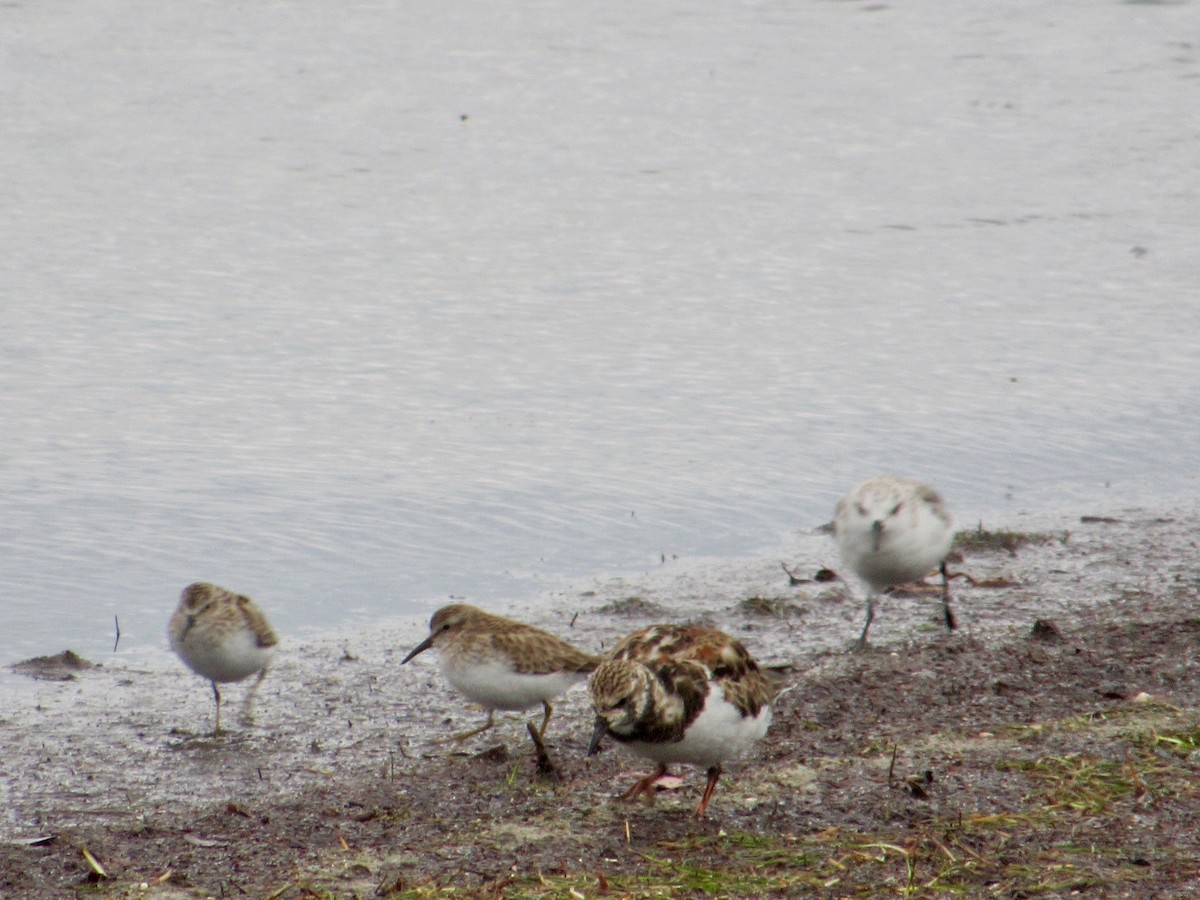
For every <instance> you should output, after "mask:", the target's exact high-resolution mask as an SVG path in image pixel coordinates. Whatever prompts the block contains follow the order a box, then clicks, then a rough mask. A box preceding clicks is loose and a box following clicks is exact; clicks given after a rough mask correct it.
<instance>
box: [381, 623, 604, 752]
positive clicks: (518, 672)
mask: <svg viewBox="0 0 1200 900" xmlns="http://www.w3.org/2000/svg"><path fill="white" fill-rule="evenodd" d="M430 647H433V648H435V649H436V650H437V651H438V656H439V661H440V666H441V670H442V674H443V675H445V676H446V679H447V680H448V681H449V682H450V683H451V684H452V685H453V686H454V687H455V688H456V689H457V690H458V691H459V692H460V693H462V694H464V695H465V696H466V697H467V698H468V699H470V700H473V701H474V702H475V703H478V704H479V705H481V706H483V707H484V708H485V709H487V711H488V717H487V721H486V722H485V723H484V724H483V725H482V726H481V727H479V728H476V729H472V730H471V731H467V732H464V733H462V734H459V735H455V739H456V740H463V739H465V738H468V737H472V736H473V735H476V734H479V733H481V732H483V731H486V730H487V729H489V728H491V727H492V724H493V716H494V714H495V711H496V710H498V709H502V710H525V709H529V708H530V707H533V706H536V705H537V704H539V703H541V704H542V706H543V708H544V710H545V715H544V717H543V718H542V725H541V728H540V729H538V730H537V736H538V738H540V737H542V736H543V735H544V734H545V732H546V725H547V724H548V723H549V721H550V714H551V713H552V712H553V709H554V708H553V707H552V706H551V705H550V701H551V700H553V699H554V698H555V697H557V696H558V695H559V694H561V693H563V692H564V691H566V690H567V689H568V688H570V687H571V686H572V685H575V684H578V683H579V682H582V681H584V680H585V679H586V678H587V676H588V674H589V673H591V672H592V671H594V670H595V668H596V666H597V665H598V664H599V662H600V657H598V656H592V655H591V654H588V653H584V652H582V651H580V650H577V649H575V648H574V647H572V646H571V645H570V644H568V643H567V642H566V641H564V640H562V639H561V638H558V637H555V636H554V635H552V634H550V633H549V632H547V631H543V630H542V629H540V628H535V627H533V626H532V625H526V624H525V623H523V622H517V621H514V620H513V619H506V618H504V617H503V616H497V615H493V614H492V613H488V612H484V611H483V610H482V609H479V608H477V607H474V606H470V605H468V604H466V603H452V604H450V605H449V606H443V607H442V608H441V609H439V610H438V611H437V612H435V613H434V614H433V618H432V619H431V620H430V623H429V637H427V638H425V640H423V641H422V642H421V643H420V644H418V645H417V646H416V647H414V648H413V649H412V652H411V653H409V654H408V656H406V657H404V660H403V663H406V662H408V661H409V660H410V659H412V658H413V657H414V656H416V655H417V654H419V653H422V652H424V651H425V650H428V649H429V648H430ZM403 663H402V664H403Z"/></svg>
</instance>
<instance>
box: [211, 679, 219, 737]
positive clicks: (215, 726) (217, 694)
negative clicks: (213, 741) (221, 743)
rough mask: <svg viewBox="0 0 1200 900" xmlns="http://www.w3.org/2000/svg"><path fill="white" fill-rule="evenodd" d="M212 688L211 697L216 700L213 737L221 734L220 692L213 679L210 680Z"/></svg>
mask: <svg viewBox="0 0 1200 900" xmlns="http://www.w3.org/2000/svg"><path fill="white" fill-rule="evenodd" d="M212 688H213V697H215V698H216V701H217V721H216V723H215V724H214V725H213V737H220V736H221V692H220V691H219V690H217V683H216V682H215V681H214V682H212Z"/></svg>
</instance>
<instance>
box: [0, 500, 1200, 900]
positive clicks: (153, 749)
mask: <svg viewBox="0 0 1200 900" xmlns="http://www.w3.org/2000/svg"><path fill="white" fill-rule="evenodd" d="M1197 524H1198V523H1197V517H1196V515H1195V514H1193V513H1190V512H1187V513H1172V514H1170V515H1159V514H1148V513H1145V512H1130V513H1127V514H1124V515H1119V516H1104V517H1088V520H1081V518H1080V517H1074V518H1073V519H1071V520H1070V521H1062V522H1048V523H1041V524H1040V526H1039V527H1037V528H1030V529H1028V530H1027V531H1026V532H1025V533H1026V534H1027V535H1033V536H1037V537H1038V539H1031V540H1024V541H1016V540H1015V539H1014V538H1013V537H1012V535H1013V534H1014V533H1015V532H1007V533H1006V534H1007V535H1008V537H1006V538H1005V541H1003V542H1001V543H999V544H997V545H995V546H991V545H987V544H981V543H979V542H978V541H972V542H971V543H969V544H967V545H965V546H964V548H963V550H962V551H961V554H962V558H961V559H960V560H958V561H956V562H955V564H954V567H953V568H955V569H957V570H963V571H966V572H968V573H970V574H971V576H972V578H973V579H974V581H975V584H974V585H972V584H971V583H969V582H968V581H966V580H965V579H964V580H956V582H955V588H954V593H955V598H956V609H957V611H958V613H959V620H960V622H961V627H960V629H959V630H958V631H957V632H954V633H947V632H946V629H945V628H944V627H943V626H942V625H941V624H940V621H939V619H940V604H939V602H938V597H939V595H938V593H937V591H936V590H931V591H925V590H922V589H920V588H919V587H918V588H916V589H914V590H911V591H905V592H901V593H899V594H898V595H896V596H892V597H888V598H887V599H885V601H884V602H883V604H882V606H881V610H880V613H879V616H878V618H877V619H876V623H875V626H874V627H873V629H872V634H871V637H872V641H873V643H872V645H871V646H870V647H869V648H868V649H867V650H866V651H865V652H863V653H851V652H849V647H850V645H851V643H852V642H853V640H854V638H855V637H857V633H858V631H859V629H860V627H861V616H862V605H861V602H860V599H859V598H860V596H861V594H860V593H859V588H858V587H857V585H855V584H853V583H851V584H847V583H846V582H843V581H841V580H837V579H833V580H831V579H830V578H829V577H828V575H822V576H821V577H820V578H818V577H817V573H818V572H820V571H821V570H822V568H828V569H832V570H836V569H837V560H836V556H835V555H834V553H833V552H832V550H831V549H830V546H829V545H830V544H831V542H830V541H829V539H828V537H827V536H824V535H819V534H815V533H814V534H810V535H798V536H797V537H796V540H795V541H794V542H793V543H792V544H791V545H790V546H789V547H787V548H786V550H788V551H789V552H790V554H791V555H788V556H782V554H772V555H765V556H763V557H762V558H759V559H755V560H734V561H729V560H711V561H690V562H689V561H675V562H673V563H671V564H664V566H663V567H662V568H661V569H659V570H655V571H653V572H648V573H644V574H643V575H640V576H636V577H634V576H630V577H625V578H612V579H601V580H597V581H596V582H595V583H594V584H588V585H581V586H579V587H578V589H575V590H572V591H564V592H558V593H556V594H553V595H548V596H547V597H544V598H542V601H543V605H542V606H541V607H539V608H527V609H514V610H497V611H499V612H507V613H509V614H511V615H515V616H518V617H521V618H525V619H526V620H527V621H535V622H537V623H538V624H541V625H543V626H544V627H547V628H549V629H550V630H553V631H555V632H556V633H558V634H560V635H562V636H563V637H566V638H568V639H569V640H571V641H572V642H574V643H576V644H577V645H579V646H581V647H584V648H588V649H594V650H599V649H603V648H604V647H607V646H611V645H612V643H613V642H614V641H615V640H616V639H618V638H619V637H621V636H622V635H624V634H626V633H628V632H629V631H632V630H633V629H634V628H637V627H640V626H642V625H645V624H649V623H651V622H653V621H662V620H670V621H703V622H706V623H708V624H712V625H715V626H717V627H720V628H722V629H724V630H726V631H728V632H730V633H732V634H735V635H736V636H738V637H739V638H741V639H742V640H743V642H744V643H746V645H747V646H748V647H749V648H750V649H751V651H752V652H753V653H754V654H755V655H756V656H757V657H758V658H759V660H760V661H761V662H762V663H764V665H766V666H768V667H769V668H770V670H771V672H772V674H773V677H775V678H776V679H777V680H778V683H779V693H778V696H777V698H776V701H775V716H774V722H773V724H772V727H771V730H770V732H769V734H768V737H767V739H765V740H764V741H762V742H761V743H760V745H759V746H758V747H757V748H756V750H755V751H754V752H753V753H752V754H751V755H749V756H748V757H746V758H744V759H741V760H738V761H736V762H734V763H731V764H730V765H729V766H728V767H727V771H726V775H725V777H724V778H723V779H722V782H721V784H720V785H719V786H718V788H717V791H716V794H715V795H714V798H713V801H712V805H711V806H710V808H709V814H708V817H707V818H706V819H704V820H702V821H700V822H697V821H695V820H694V818H693V817H692V815H691V812H692V810H693V808H694V806H695V803H696V800H697V799H698V796H699V791H700V790H701V788H702V786H703V781H704V778H703V774H702V773H699V772H696V771H693V770H689V769H686V768H684V769H680V770H679V774H681V775H683V776H684V777H683V781H682V783H681V784H680V785H679V786H678V787H676V788H674V789H672V790H666V791H662V792H660V795H659V797H658V799H657V802H656V803H654V804H653V805H647V804H642V803H638V804H633V805H629V804H620V803H617V802H616V801H615V800H614V797H615V795H617V794H619V793H620V792H621V791H622V790H623V789H624V788H626V787H628V786H629V784H632V782H633V781H634V780H635V779H636V778H637V777H639V776H640V775H642V774H644V773H645V772H646V771H647V770H648V769H647V766H646V764H645V763H644V762H642V761H639V760H637V759H634V758H632V757H629V756H626V755H624V754H623V753H621V752H620V751H619V750H618V749H615V748H612V747H609V748H607V749H606V750H605V751H604V752H602V753H600V754H599V755H598V756H596V757H593V758H590V759H589V758H585V756H584V752H585V750H586V748H587V740H588V736H589V733H590V715H589V710H588V704H587V695H586V691H585V690H582V689H578V690H575V691H572V692H571V693H569V694H568V695H567V696H566V697H564V698H562V701H561V702H560V703H558V704H557V705H556V709H555V715H554V718H553V719H552V720H551V722H550V725H549V728H548V730H547V735H546V751H547V753H548V754H549V756H550V759H551V762H552V764H553V770H552V771H549V772H547V771H545V769H546V768H547V766H546V763H545V760H544V759H543V760H541V764H540V766H539V759H538V755H537V754H536V753H535V750H534V747H533V745H532V744H531V742H530V740H529V737H528V734H527V732H526V726H525V724H524V719H523V718H522V717H520V716H516V715H505V716H501V717H498V722H499V724H498V725H497V727H496V728H495V729H493V730H492V731H490V732H487V733H485V734H483V735H480V736H479V737H477V738H474V739H472V740H470V741H468V742H466V743H465V744H464V745H455V744H447V743H442V742H440V739H441V738H444V737H445V736H447V735H449V734H451V733H453V732H455V731H460V730H462V729H463V728H466V727H470V726H472V725H474V724H478V722H479V721H480V719H481V717H482V713H481V712H480V711H479V710H477V709H472V708H470V707H469V706H468V705H467V704H466V703H465V702H463V701H462V700H461V699H459V698H457V697H456V696H455V695H454V694H453V693H452V692H451V691H450V689H449V688H448V686H447V685H445V684H444V683H443V681H442V679H441V678H440V676H439V675H438V673H437V670H436V667H435V665H434V661H433V660H432V659H430V660H427V661H426V660H424V659H422V660H419V661H417V662H414V663H413V664H410V665H408V666H405V667H403V668H401V667H400V666H399V661H400V659H402V658H403V655H404V653H405V652H407V650H408V649H410V648H411V646H412V645H413V644H415V643H416V642H417V641H418V640H419V639H420V637H421V636H422V634H423V631H424V623H423V622H418V621H415V620H414V621H412V622H409V623H397V624H396V625H395V627H393V628H388V629H382V630H380V631H378V632H377V633H374V634H370V635H349V636H344V637H341V638H336V639H328V640H321V641H312V642H308V643H303V644H299V645H288V644H287V643H286V642H285V644H284V645H283V647H282V648H281V652H280V655H279V660H278V663H277V664H276V665H275V666H274V668H273V670H272V671H271V673H270V675H269V677H268V678H267V680H266V681H265V682H264V683H263V685H262V688H261V689H260V691H259V695H258V698H257V701H256V708H255V709H254V710H252V711H251V710H244V711H243V713H244V714H243V716H242V717H241V719H240V720H239V719H237V718H236V717H235V715H233V711H234V709H235V704H236V703H237V701H238V700H239V698H240V694H239V693H238V691H239V690H240V689H239V687H236V686H235V687H231V688H230V689H229V690H228V692H227V694H226V696H227V697H228V700H229V701H230V707H229V709H230V713H231V714H230V717H229V721H228V722H226V721H225V720H224V716H223V725H227V727H228V729H229V730H228V733H227V734H225V735H224V736H222V737H221V738H219V739H213V738H212V737H211V736H210V730H211V724H212V712H213V710H212V698H211V693H210V692H209V690H208V688H207V685H206V683H204V682H203V681H201V680H200V679H198V678H196V677H194V676H192V675H191V674H190V673H188V672H187V671H186V670H184V669H183V668H182V666H181V665H179V664H178V662H177V661H175V660H174V659H173V657H170V656H169V655H168V654H165V653H158V654H146V655H143V656H140V657H133V658H125V657H118V658H116V659H114V660H104V661H102V662H103V665H97V666H89V665H82V664H74V663H72V664H71V665H70V667H68V668H62V666H61V664H60V665H56V666H52V665H50V664H49V663H40V664H38V665H36V666H34V670H35V672H34V673H33V674H36V673H37V672H41V671H45V672H59V673H65V674H67V675H70V676H71V677H70V678H69V679H68V680H49V681H48V680H40V679H39V680H34V679H33V678H30V677H29V674H30V673H25V674H19V671H10V672H9V673H8V674H6V675H5V678H6V679H8V680H9V684H8V685H7V690H6V692H5V694H4V696H5V697H6V698H7V700H6V705H7V708H5V709H4V710H3V711H2V712H0V748H2V751H3V752H2V754H0V790H2V791H3V794H4V801H5V802H4V809H5V812H4V818H3V819H2V820H0V896H4V897H9V896H12V897H28V898H35V900H40V898H51V897H64V896H72V895H74V894H76V893H78V892H86V893H87V894H88V895H100V896H118V897H125V896H150V897H188V898H193V897H235V896H251V897H276V898H292V897H372V896H395V897H403V896H414V897H416V896H487V897H495V896H509V897H525V896H538V897H541V896H547V897H549V896H574V895H583V896H602V895H610V896H650V895H651V894H654V895H658V896H663V895H666V896H680V897H685V896H688V897H690V896H739V895H745V894H746V893H747V892H748V891H751V890H753V891H754V892H756V893H762V894H775V895H778V896H787V895H794V894H797V893H809V894H813V895H825V896H900V895H904V894H907V895H910V896H912V895H922V894H934V893H937V892H939V891H943V890H945V891H953V892H957V893H965V894H974V893H977V894H979V895H988V896H1009V897H1017V896H1034V895H1039V896H1065V895H1067V894H1069V893H1072V892H1080V891H1081V892H1083V893H1085V894H1086V895H1087V896H1105V897H1107V896H1111V897H1118V896H1165V897H1169V896H1178V897H1185V896H1194V895H1196V894H1197V892H1200V844H1198V843H1197V837H1196V831H1195V811H1196V809H1198V808H1200V750H1197V749H1196V741H1197V740H1198V739H1200V715H1198V714H1197V707H1198V706H1200V608H1198V603H1197V591H1198V588H1200V565H1198V563H1200V552H1198V551H1197V546H1196V539H1195V538H1194V535H1195V534H1196V533H1197V532H1196V526H1197ZM781 557H782V558H781ZM781 562H782V563H784V564H786V567H787V569H788V570H789V571H790V572H791V573H792V575H791V576H789V574H788V573H787V572H785V571H784V569H783V567H782V566H781V565H780V563H781ZM797 576H800V577H797ZM989 585H990V586H989ZM80 662H81V663H82V662H84V661H80ZM13 679H20V683H19V685H14V684H13V683H12V680H13ZM530 717H533V714H532V713H531V714H530ZM1189 741H1190V742H1191V743H1189ZM1088 848H1090V849H1088ZM697 873H704V877H703V878H701V877H700V876H699V875H697Z"/></svg>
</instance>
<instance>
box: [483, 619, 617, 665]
mask: <svg viewBox="0 0 1200 900" xmlns="http://www.w3.org/2000/svg"><path fill="white" fill-rule="evenodd" d="M508 624H509V625H510V626H514V627H507V628H501V629H499V630H497V631H495V632H493V633H492V634H491V644H492V646H493V647H495V648H496V649H497V650H499V651H500V652H501V653H503V654H504V655H505V656H507V657H508V658H509V659H511V660H512V663H513V671H515V672H517V673H518V674H521V675H552V674H554V673H556V672H578V673H579V674H581V675H586V674H588V673H589V672H593V671H595V669H596V666H598V665H599V664H600V657H598V656H592V655H590V654H588V653H584V652H583V651H582V650H577V649H575V648H574V647H572V646H571V645H570V644H568V643H567V642H566V641H564V640H562V639H560V638H557V637H555V636H554V635H552V634H550V633H549V632H547V631H542V630H541V629H539V628H534V627H533V626H532V625H522V624H521V623H520V622H509V623H508Z"/></svg>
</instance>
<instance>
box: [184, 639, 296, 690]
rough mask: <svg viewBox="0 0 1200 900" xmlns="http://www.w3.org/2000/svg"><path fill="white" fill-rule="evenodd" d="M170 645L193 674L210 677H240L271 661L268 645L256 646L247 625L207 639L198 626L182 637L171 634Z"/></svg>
mask: <svg viewBox="0 0 1200 900" xmlns="http://www.w3.org/2000/svg"><path fill="white" fill-rule="evenodd" d="M171 649H172V650H174V651H175V652H176V653H177V654H178V655H179V658H180V659H182V660H183V661H184V662H185V663H186V664H187V666H188V668H190V669H191V670H192V671H193V672H195V673H196V674H197V675H202V676H203V677H205V678H207V679H209V680H210V681H221V682H226V681H241V680H242V679H243V678H248V677H249V676H251V675H253V674H254V673H255V672H258V671H260V670H261V669H262V668H264V667H265V666H266V665H267V664H268V663H269V662H270V661H271V652H272V649H273V648H271V647H260V646H258V642H257V640H256V638H255V636H254V632H252V631H250V630H249V629H240V630H237V631H233V632H231V633H227V634H224V635H222V636H221V637H220V639H219V640H209V639H206V638H205V636H204V635H203V634H202V633H201V632H200V631H199V630H198V629H193V630H192V631H190V632H188V634H187V635H186V636H185V637H184V639H183V640H182V641H179V640H176V639H175V638H174V637H172V640H171Z"/></svg>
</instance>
